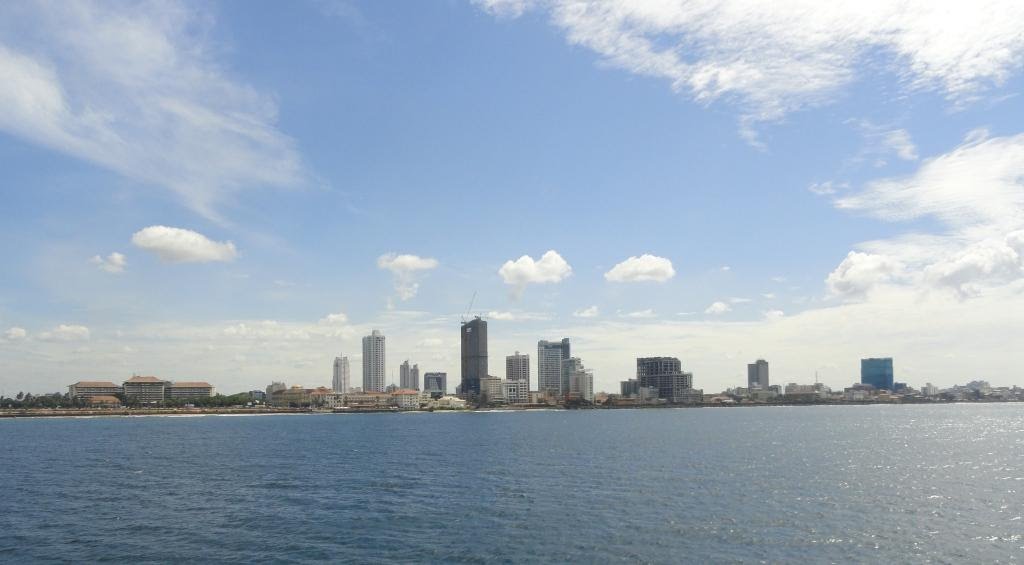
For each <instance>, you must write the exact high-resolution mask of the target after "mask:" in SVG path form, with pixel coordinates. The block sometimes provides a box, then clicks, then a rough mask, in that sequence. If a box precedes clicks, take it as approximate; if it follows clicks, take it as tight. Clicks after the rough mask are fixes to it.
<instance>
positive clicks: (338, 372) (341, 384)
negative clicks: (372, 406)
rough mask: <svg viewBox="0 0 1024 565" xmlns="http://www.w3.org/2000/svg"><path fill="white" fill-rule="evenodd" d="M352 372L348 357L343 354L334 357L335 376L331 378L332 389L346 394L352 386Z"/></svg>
mask: <svg viewBox="0 0 1024 565" xmlns="http://www.w3.org/2000/svg"><path fill="white" fill-rule="evenodd" d="M351 383H352V378H351V372H350V370H349V364H348V357H346V356H344V355H342V356H341V357H335V358H334V378H332V379H331V389H333V390H334V392H340V393H341V394H345V393H346V392H348V390H349V388H351V386H352V384H351Z"/></svg>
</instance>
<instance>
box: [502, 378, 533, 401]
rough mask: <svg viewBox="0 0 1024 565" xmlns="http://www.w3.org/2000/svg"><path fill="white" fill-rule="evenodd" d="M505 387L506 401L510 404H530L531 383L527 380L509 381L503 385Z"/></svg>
mask: <svg viewBox="0 0 1024 565" xmlns="http://www.w3.org/2000/svg"><path fill="white" fill-rule="evenodd" d="M503 385H504V387H505V391H504V393H505V394H504V396H505V401H506V402H508V403H509V404H529V403H530V383H529V382H528V381H525V380H508V379H506V380H505V381H504V383H503Z"/></svg>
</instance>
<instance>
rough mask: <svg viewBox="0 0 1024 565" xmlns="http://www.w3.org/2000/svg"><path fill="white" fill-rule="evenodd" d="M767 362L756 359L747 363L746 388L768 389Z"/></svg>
mask: <svg viewBox="0 0 1024 565" xmlns="http://www.w3.org/2000/svg"><path fill="white" fill-rule="evenodd" d="M769 386H770V383H769V382H768V362H767V361H765V360H764V359H758V360H757V361H756V362H754V363H751V364H749V365H747V388H748V389H750V390H768V387H769Z"/></svg>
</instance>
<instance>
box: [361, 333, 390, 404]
mask: <svg viewBox="0 0 1024 565" xmlns="http://www.w3.org/2000/svg"><path fill="white" fill-rule="evenodd" d="M384 366H385V365H384V334H382V333H380V331H378V330H373V332H371V333H370V335H368V336H366V337H364V338H363V392H384V378H385V368H384Z"/></svg>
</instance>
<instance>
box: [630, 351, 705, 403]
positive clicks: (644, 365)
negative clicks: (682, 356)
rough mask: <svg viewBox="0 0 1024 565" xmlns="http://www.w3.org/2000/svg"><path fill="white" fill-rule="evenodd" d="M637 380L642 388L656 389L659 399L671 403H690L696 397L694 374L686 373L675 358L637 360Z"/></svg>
mask: <svg viewBox="0 0 1024 565" xmlns="http://www.w3.org/2000/svg"><path fill="white" fill-rule="evenodd" d="M636 379H637V380H638V381H639V382H640V387H641V388H644V387H654V388H656V389H658V398H664V399H665V400H667V401H669V402H689V401H692V399H693V398H694V397H695V391H694V390H693V374H692V373H684V372H683V369H682V364H681V363H680V362H679V359H677V358H675V357H640V358H637V360H636Z"/></svg>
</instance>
